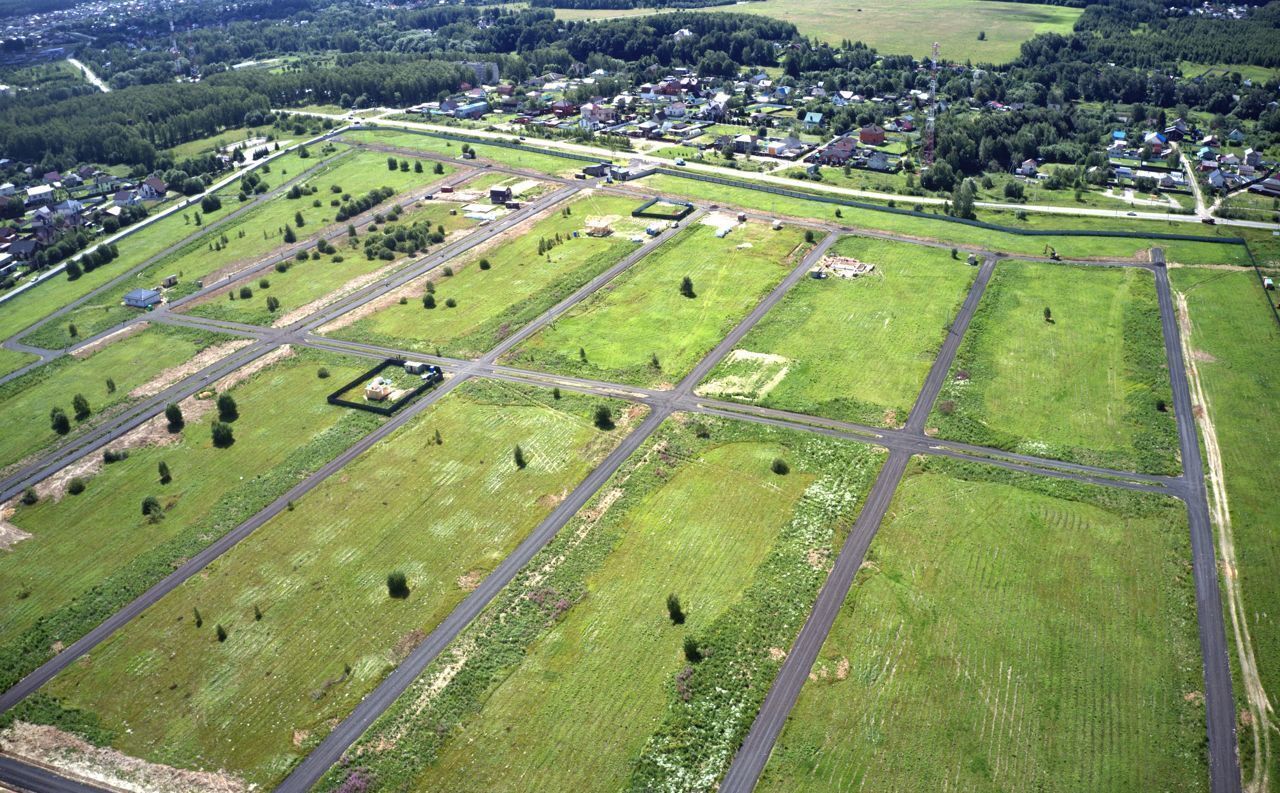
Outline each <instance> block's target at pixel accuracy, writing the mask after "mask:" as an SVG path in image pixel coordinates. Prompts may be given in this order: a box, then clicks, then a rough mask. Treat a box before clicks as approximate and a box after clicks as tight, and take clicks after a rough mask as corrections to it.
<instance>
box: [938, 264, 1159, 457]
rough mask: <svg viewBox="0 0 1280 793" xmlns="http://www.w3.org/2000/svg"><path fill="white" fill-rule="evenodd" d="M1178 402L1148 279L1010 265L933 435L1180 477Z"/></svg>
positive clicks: (946, 395)
mask: <svg viewBox="0 0 1280 793" xmlns="http://www.w3.org/2000/svg"><path fill="white" fill-rule="evenodd" d="M1046 310H1048V311H1049V317H1048V318H1047V319H1046V317H1045V311H1046ZM1171 402H1172V396H1171V394H1170V390H1169V378H1168V372H1167V369H1166V365H1165V360H1164V340H1163V336H1162V334H1161V330H1160V310H1159V305H1158V303H1157V300H1156V294H1155V279H1154V278H1153V276H1152V275H1151V273H1150V272H1147V271H1146V270H1142V269H1138V268H1104V267H1086V266H1071V265H1061V264H1038V263H1030V262H1016V261H1007V262H1001V263H1000V264H999V265H997V267H996V271H995V274H994V275H993V276H992V278H991V283H990V284H989V285H988V287H987V291H986V293H985V294H984V295H983V298H982V302H981V303H980V304H979V306H978V310H977V312H976V313H975V314H974V317H973V320H972V324H971V325H970V326H969V329H968V332H967V333H966V334H965V339H964V342H963V344H962V345H961V347H960V351H959V353H958V354H957V356H956V362H955V364H954V365H953V367H952V370H951V372H950V374H949V376H948V380H947V382H946V384H945V385H944V386H943V390H942V394H941V399H940V400H939V402H938V404H937V407H936V408H935V410H934V413H933V414H932V415H931V416H930V424H932V425H934V426H936V427H937V428H938V430H939V432H940V435H941V436H942V437H946V438H952V439H955V440H963V441H970V442H975V443H981V444H984V445H995V446H999V447H1001V448H1007V449H1016V450H1018V451H1022V452H1026V453H1030V454H1040V455H1045V456H1051V457H1056V458H1059V459H1065V460H1073V461H1077V462H1083V463H1088V464H1096V465H1106V466H1110V467H1114V468H1122V469H1125V470H1139V471H1145V472H1149V473H1176V472H1177V471H1178V470H1179V465H1178V462H1177V428H1176V426H1175V424H1174V420H1173V415H1172V412H1171V411H1172V408H1170V407H1169V406H1170V404H1171Z"/></svg>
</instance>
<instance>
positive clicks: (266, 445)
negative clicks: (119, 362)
mask: <svg viewBox="0 0 1280 793" xmlns="http://www.w3.org/2000/svg"><path fill="white" fill-rule="evenodd" d="M103 354H105V353H103ZM320 366H325V367H327V368H328V370H329V372H330V373H331V374H332V376H333V377H334V378H335V379H334V380H323V379H320V378H318V377H317V376H316V372H317V370H318V368H319V367H320ZM363 371H364V362H362V361H361V362H358V364H357V362H354V361H352V360H350V359H344V358H342V357H341V356H338V355H334V354H320V353H316V352H310V351H307V352H302V353H296V354H294V355H293V356H292V357H288V358H285V359H284V360H282V361H280V362H279V363H275V364H274V365H271V366H269V367H268V368H266V369H264V370H262V371H260V372H258V373H256V374H253V375H251V376H250V378H249V379H248V380H247V381H246V382H243V383H240V384H238V385H233V386H230V387H228V388H226V389H225V390H226V392H227V393H230V394H231V395H232V397H233V398H234V399H235V400H236V403H237V408H238V411H239V414H240V415H239V418H237V419H236V420H235V421H234V422H232V428H233V432H234V435H235V443H234V444H232V445H231V446H230V447H227V448H225V449H219V448H215V447H214V446H213V444H212V441H211V438H210V433H209V425H210V424H211V422H213V421H214V420H215V419H217V418H218V413H217V410H216V409H214V407H213V402H212V400H208V399H206V400H197V399H195V398H190V399H187V400H184V402H183V403H182V409H183V413H184V418H185V419H186V426H185V427H183V428H182V429H181V430H179V431H178V432H176V433H170V432H168V431H167V428H166V427H165V426H164V425H165V424H166V423H167V422H166V421H165V419H164V417H163V416H160V417H157V418H156V419H154V420H153V422H152V423H153V424H154V426H151V425H148V426H147V428H146V429H145V430H143V431H141V432H138V433H134V434H131V435H129V436H126V437H125V438H123V439H121V440H118V441H116V442H114V443H112V444H111V445H110V446H108V447H107V448H109V449H111V450H113V451H118V450H126V451H128V452H129V456H128V458H127V459H124V460H120V461H118V462H114V463H110V464H108V465H90V466H87V470H85V471H84V473H83V477H84V479H85V482H86V486H85V490H84V492H83V493H81V494H80V495H67V494H64V493H63V492H62V489H61V487H57V486H55V485H53V484H52V483H50V484H49V485H48V486H47V487H46V486H45V485H41V486H40V487H39V488H38V492H40V493H41V494H42V497H41V499H40V501H38V502H37V503H36V504H34V505H31V506H26V505H21V504H16V505H15V511H14V514H13V515H12V516H10V517H9V518H7V520H8V521H9V522H10V523H12V524H13V525H14V526H16V527H17V528H18V529H20V530H22V531H24V532H27V533H28V534H30V535H31V536H30V537H29V538H27V539H24V540H22V541H21V542H18V543H17V544H15V545H13V546H12V547H11V548H9V549H8V550H7V551H5V552H3V553H0V580H2V581H4V582H5V583H4V585H3V587H0V683H2V684H3V686H4V687H7V686H8V685H9V684H11V683H13V682H14V681H16V680H17V679H18V678H19V677H20V676H21V675H22V674H24V673H26V672H29V671H30V670H31V669H32V668H34V667H35V666H36V665H37V664H38V663H40V662H43V661H45V660H47V659H48V657H49V655H50V654H51V653H52V649H51V648H52V647H53V645H54V644H55V643H57V642H61V643H62V644H64V645H65V644H70V643H71V642H72V641H74V640H75V639H77V638H79V636H80V635H81V634H83V633H84V632H85V631H87V630H88V629H89V628H91V627H92V626H93V625H95V624H96V623H98V622H100V621H101V620H102V619H104V618H105V617H106V616H108V615H109V614H111V613H112V612H113V611H115V610H116V609H118V608H120V607H121V606H123V605H124V604H125V603H126V602H127V601H128V600H129V599H130V598H132V597H135V596H137V595H138V594H140V593H141V592H142V591H144V590H145V589H146V588H147V587H149V586H151V585H152V584H154V583H155V582H156V581H158V580H159V579H160V578H162V577H164V575H166V574H167V573H169V572H171V571H172V570H173V563H174V561H175V560H178V559H182V558H185V557H187V556H190V555H191V554H193V553H195V552H196V551H198V550H199V549H201V548H203V547H204V546H206V545H208V544H209V542H211V541H212V539H213V538H214V537H217V536H220V535H221V534H223V533H225V532H227V531H228V530H230V529H231V528H233V527H234V526H235V525H237V524H238V523H240V522H241V521H243V520H244V519H246V518H247V517H248V516H249V515H251V514H252V513H253V512H256V511H257V510H258V509H260V508H261V507H263V506H265V505H266V504H268V503H270V501H271V500H272V499H274V498H276V497H278V496H279V495H280V494H281V493H282V492H284V491H285V490H286V489H288V488H289V487H291V486H292V485H293V484H294V483H295V482H296V481H297V478H298V477H299V476H300V475H301V474H304V473H307V472H309V471H311V470H314V469H315V468H317V467H319V465H320V464H321V463H323V462H325V461H327V460H328V459H330V458H332V457H334V456H335V455H337V454H338V452H340V451H341V450H342V449H343V448H345V447H346V446H348V445H350V444H351V443H352V442H354V441H355V439H356V438H358V437H359V436H360V435H362V434H364V433H365V432H367V431H368V430H369V429H371V428H372V427H374V426H376V425H377V423H378V421H379V420H378V419H377V418H376V417H375V416H373V415H372V414H368V413H356V412H354V411H343V410H340V409H338V408H335V407H332V406H330V405H328V404H326V403H325V401H324V395H325V394H326V393H328V392H329V391H330V390H332V385H331V383H333V382H342V380H343V379H351V378H354V377H355V376H356V375H357V374H359V373H360V372H363ZM282 400H285V401H287V402H288V404H289V409H288V410H279V409H278V405H279V404H280V403H281V401H282ZM98 460H100V455H95V456H94V457H92V458H90V462H97V461H98ZM161 462H163V463H165V464H166V465H167V466H168V468H169V472H170V477H171V480H170V481H169V482H161V481H160V475H159V472H158V468H159V465H160V463H161ZM147 496H155V497H156V498H157V499H159V502H160V506H161V508H162V509H163V510H164V512H163V519H161V520H153V519H151V518H149V517H147V516H144V515H143V514H142V510H141V509H140V505H141V504H142V501H143V499H145V498H146V497H147ZM85 537H92V538H93V553H85V544H84V542H83V540H84V538H85Z"/></svg>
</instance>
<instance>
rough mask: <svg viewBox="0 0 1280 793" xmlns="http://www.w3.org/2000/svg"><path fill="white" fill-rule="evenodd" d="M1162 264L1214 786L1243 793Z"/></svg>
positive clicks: (1186, 398) (1160, 290) (1164, 324)
mask: <svg viewBox="0 0 1280 793" xmlns="http://www.w3.org/2000/svg"><path fill="white" fill-rule="evenodd" d="M1151 258H1152V260H1153V261H1154V262H1156V263H1157V265H1158V266H1157V268H1156V294H1157V296H1158V298H1159V301H1160V324H1161V328H1162V330H1163V332H1164V352H1165V358H1166V360H1167V361H1168V364H1169V379H1170V383H1171V385H1172V386H1173V416H1174V419H1175V420H1176V421H1177V423H1178V445H1179V448H1180V449H1181V451H1182V470H1183V472H1184V476H1185V477H1186V480H1187V485H1188V490H1189V492H1188V494H1187V498H1186V499H1185V501H1186V504H1187V519H1188V522H1189V523H1190V526H1191V568H1192V574H1193V577H1194V578H1195V583H1196V615H1197V618H1198V620H1199V624H1200V654H1201V656H1202V657H1203V659H1204V704H1205V712H1206V718H1205V722H1206V724H1205V727H1206V730H1207V732H1208V736H1209V785H1210V789H1211V790H1212V791H1213V793H1239V791H1240V787H1241V786H1240V758H1239V754H1238V750H1237V746H1238V744H1237V743H1236V711H1235V698H1234V696H1233V695H1232V691H1231V658H1230V656H1229V655H1228V654H1227V642H1226V626H1225V624H1224V620H1223V616H1222V593H1221V591H1220V590H1219V589H1218V562H1217V559H1216V558H1215V555H1214V547H1213V525H1212V524H1211V523H1210V520H1209V497H1208V494H1207V493H1206V491H1205V484H1204V461H1203V459H1202V458H1201V455H1200V438H1199V436H1198V435H1197V434H1196V418H1195V413H1194V412H1193V410H1194V406H1193V405H1192V403H1191V388H1190V386H1189V384H1188V383H1187V370H1186V366H1185V362H1184V361H1183V358H1182V341H1181V338H1180V331H1179V328H1178V315H1177V311H1176V310H1175V308H1174V305H1173V291H1172V290H1171V289H1170V287H1169V271H1168V270H1167V269H1165V267H1163V264H1164V251H1163V250H1161V249H1159V248H1156V249H1154V250H1153V251H1152V257H1151Z"/></svg>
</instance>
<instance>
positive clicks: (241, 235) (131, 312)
mask: <svg viewBox="0 0 1280 793" xmlns="http://www.w3.org/2000/svg"><path fill="white" fill-rule="evenodd" d="M345 150H346V147H345V146H338V147H337V150H336V151H335V152H334V154H336V153H338V152H341V151H345ZM334 165H336V163H332V162H329V161H327V159H326V155H325V154H324V152H322V151H321V150H320V149H319V148H316V149H315V150H314V151H312V152H311V156H310V157H307V158H302V157H299V156H298V154H297V152H291V153H289V154H286V155H282V156H281V157H280V158H279V159H277V160H274V161H272V163H271V164H270V165H269V166H264V168H266V167H269V169H270V170H268V171H264V172H262V177H263V179H264V180H265V181H266V182H267V183H268V184H269V185H271V186H272V187H273V188H278V187H280V186H281V185H284V184H287V183H288V182H289V181H290V180H291V179H296V178H297V177H298V175H299V174H300V173H302V172H304V171H306V170H307V169H309V168H315V169H316V171H315V175H314V176H313V177H312V178H315V179H321V178H322V174H323V173H324V172H327V171H329V170H330V169H331V168H333V167H334ZM383 167H384V168H385V167H386V166H385V163H384V165H383ZM319 184H322V185H323V186H324V187H325V188H327V187H328V184H329V183H327V182H320V183H319ZM238 190H239V187H238V183H237V184H235V185H231V186H230V187H228V188H227V189H226V190H225V191H223V192H221V193H219V195H220V196H221V198H222V209H221V210H219V212H218V213H214V214H211V215H210V216H211V217H213V216H215V215H222V214H225V213H228V212H231V211H234V209H235V208H236V207H238V206H239V202H238V201H237V192H238ZM318 195H320V194H319V193H318V194H317V196H318ZM325 196H326V198H327V197H328V194H325ZM304 202H305V203H306V204H307V205H308V207H309V204H310V202H309V201H306V200H305V199H296V200H290V199H287V198H285V197H284V196H283V195H281V196H277V197H276V198H272V199H270V200H268V201H266V202H264V203H263V204H261V205H259V206H255V207H254V208H252V209H250V210H248V211H247V212H245V213H244V214H243V215H240V216H238V217H236V218H235V219H233V220H231V221H229V222H228V223H226V224H224V225H222V226H219V227H218V228H216V229H213V230H211V231H205V232H202V231H201V228H202V226H203V225H204V224H203V223H202V224H201V226H197V225H196V223H195V218H194V215H195V214H197V213H198V209H199V208H198V207H195V208H193V209H192V210H191V211H189V212H188V211H183V212H178V213H175V214H174V216H173V217H172V218H166V219H165V220H164V221H162V222H161V223H158V224H157V226H160V225H165V228H164V229H159V228H157V229H155V230H154V231H153V230H152V229H147V230H144V231H142V232H139V234H138V236H137V237H136V238H135V237H129V238H128V239H126V240H124V241H122V242H121V243H120V259H119V260H117V261H116V262H112V263H111V264H110V265H108V266H107V267H105V268H99V269H98V270H94V271H93V273H90V275H96V274H97V273H99V272H102V271H103V270H106V271H108V272H106V273H104V275H103V277H102V279H101V281H100V282H99V283H101V282H105V281H107V280H109V279H110V278H113V277H115V276H116V275H118V274H119V273H120V272H121V271H123V270H125V269H127V268H128V267H132V266H135V265H138V264H141V263H143V262H145V261H146V260H148V259H150V258H152V257H154V256H156V255H157V254H159V253H161V252H162V251H164V250H165V249H167V248H169V247H170V246H172V245H174V244H176V243H178V242H182V241H183V239H184V238H186V237H189V239H188V240H187V241H186V242H185V244H183V245H182V246H181V247H180V248H178V249H177V250H175V251H174V252H173V253H171V254H169V255H167V256H164V257H163V258H161V259H159V260H157V261H155V262H153V263H152V264H151V265H149V266H148V267H146V268H144V269H143V270H141V271H140V272H138V274H137V275H135V276H134V277H133V278H130V279H128V280H127V281H126V282H125V283H123V284H120V285H119V286H117V287H115V288H113V289H110V290H107V291H105V292H103V293H102V294H100V295H98V296H96V297H95V298H94V299H93V300H91V301H89V302H87V303H85V304H84V305H82V306H80V307H79V308H77V309H75V310H74V311H72V312H70V313H69V314H67V315H65V316H63V317H61V318H59V320H58V321H57V322H51V323H48V324H46V325H44V326H42V327H40V328H37V329H36V330H35V331H33V332H31V333H29V334H28V335H27V336H25V337H24V341H26V342H27V343H29V344H34V345H37V346H41V347H46V348H48V349H58V348H60V347H62V346H64V345H66V344H68V343H70V342H71V341H73V340H72V339H71V337H70V335H69V332H68V326H69V325H72V324H74V325H75V326H76V328H77V330H78V331H79V334H80V337H81V338H83V337H86V336H91V335H93V334H95V333H98V332H100V331H103V330H106V329H107V328H110V327H112V326H113V325H116V324H119V323H121V322H124V321H125V320H127V319H129V318H130V317H133V316H136V315H137V314H138V313H139V312H138V310H137V309H133V308H129V307H127V306H124V305H122V303H121V301H122V300H123V299H124V295H125V293H127V292H129V291H131V290H133V289H137V288H139V287H143V288H154V287H156V286H158V285H159V284H160V282H161V281H162V280H163V279H164V278H165V277H166V276H169V275H177V276H178V277H179V281H178V285H177V286H176V287H174V288H173V289H170V290H168V295H169V297H170V299H173V298H175V297H180V296H182V295H186V294H190V293H191V292H194V291H195V290H196V289H198V287H197V286H196V281H197V280H198V279H200V278H203V277H205V276H207V275H209V274H210V273H214V272H216V271H217V270H219V269H220V268H223V267H226V266H228V265H231V264H234V263H236V262H240V261H244V260H246V259H248V260H252V259H255V258H259V257H261V256H263V255H265V254H266V253H269V252H270V251H271V250H273V249H274V248H276V247H278V246H279V245H281V244H283V241H282V239H281V236H282V233H283V232H282V229H283V224H284V223H290V224H292V223H293V213H294V212H295V211H297V210H299V209H301V210H303V214H304V218H305V217H307V216H308V215H309V214H310V215H311V216H312V218H313V220H314V219H315V218H314V212H316V211H317V210H312V211H311V212H308V210H307V209H304V207H303V204H304ZM200 214H202V213H200ZM202 217H203V214H202ZM277 223H278V225H277ZM179 224H181V225H179ZM308 228H309V230H310V231H312V232H314V231H317V230H318V229H317V228H316V227H315V225H314V224H313V225H312V226H310V227H304V229H302V230H300V231H299V233H298V237H299V239H305V238H306V236H308ZM143 235H147V236H146V237H144V236H143ZM224 240H225V242H224ZM215 246H216V247H219V248H221V250H217V251H215V250H214V247H215ZM86 277H88V276H86ZM81 280H83V279H81ZM76 283H79V282H76ZM36 291H38V290H36ZM84 291H88V290H84ZM65 302H67V301H66V300H65V299H64V300H61V301H59V302H57V303H56V304H47V306H46V312H47V311H52V310H54V309H55V308H57V307H59V306H61V305H63V304H64V303H65Z"/></svg>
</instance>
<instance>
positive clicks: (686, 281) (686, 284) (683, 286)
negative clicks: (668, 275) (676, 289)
mask: <svg viewBox="0 0 1280 793" xmlns="http://www.w3.org/2000/svg"><path fill="white" fill-rule="evenodd" d="M680 294H682V295H684V296H685V297H689V298H693V297H697V296H698V295H697V293H695V292H694V291H693V279H692V278H690V277H689V276H687V275H686V276H685V277H684V278H682V279H680Z"/></svg>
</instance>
